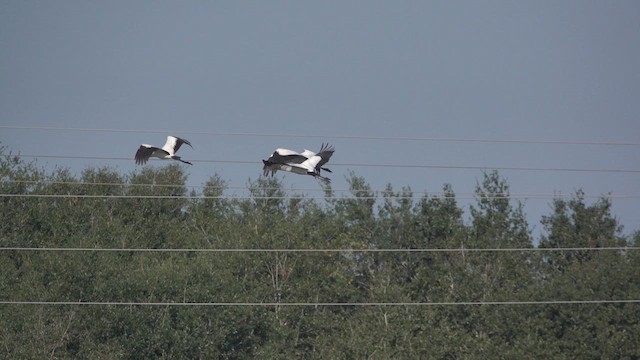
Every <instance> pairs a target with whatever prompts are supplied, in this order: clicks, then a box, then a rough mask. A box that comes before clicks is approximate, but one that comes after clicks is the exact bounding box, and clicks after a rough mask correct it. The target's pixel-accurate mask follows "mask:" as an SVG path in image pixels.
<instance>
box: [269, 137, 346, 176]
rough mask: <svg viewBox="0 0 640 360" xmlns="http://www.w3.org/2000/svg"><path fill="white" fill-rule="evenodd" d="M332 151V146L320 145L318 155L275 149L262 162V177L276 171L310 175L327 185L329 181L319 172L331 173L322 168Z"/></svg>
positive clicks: (306, 151) (308, 152) (309, 151)
mask: <svg viewBox="0 0 640 360" xmlns="http://www.w3.org/2000/svg"><path fill="white" fill-rule="evenodd" d="M334 151H335V150H334V148H333V146H329V144H326V145H325V144H322V146H321V147H320V151H319V152H318V153H315V152H313V151H311V150H304V151H303V152H302V153H298V152H295V151H293V150H289V149H283V148H277V149H276V150H275V151H274V152H273V154H271V156H270V157H269V158H268V159H267V160H262V163H263V164H264V166H263V168H262V172H263V175H264V176H268V175H269V174H271V176H273V175H275V173H276V172H277V171H278V170H281V171H288V172H292V173H294V174H300V175H311V176H313V177H314V178H316V179H318V180H320V181H322V182H324V183H325V184H328V183H329V182H331V179H329V178H327V177H324V176H322V175H320V171H321V170H325V171H328V172H331V170H329V169H327V168H325V167H322V166H323V165H324V164H326V163H327V162H328V161H329V159H330V158H331V155H333V153H334Z"/></svg>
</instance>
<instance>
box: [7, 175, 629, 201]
mask: <svg viewBox="0 0 640 360" xmlns="http://www.w3.org/2000/svg"><path fill="white" fill-rule="evenodd" d="M7 183H15V184H30V185H65V186H114V187H115V186H118V187H123V188H125V187H132V188H137V187H143V188H145V187H146V188H176V187H185V188H187V189H205V188H206V189H220V190H246V191H256V190H257V191H263V190H277V191H282V192H322V193H325V192H326V191H327V190H328V189H325V188H285V187H250V186H246V185H245V186H239V185H226V184H225V185H215V186H210V185H189V184H148V183H146V184H132V183H125V182H122V183H113V182H87V181H57V180H14V179H10V180H3V181H0V184H7ZM330 191H331V192H332V193H349V194H353V193H355V194H358V193H374V194H381V195H383V196H384V194H391V196H390V198H391V199H411V198H413V197H411V196H402V195H401V196H396V194H398V193H402V192H404V191H403V190H402V189H401V190H399V191H398V190H386V189H384V190H380V189H367V190H356V189H333V188H332V189H330ZM409 193H411V194H412V195H430V196H431V197H437V198H452V199H469V198H491V199H508V198H511V199H518V198H525V199H536V198H541V199H547V198H550V199H556V198H558V199H559V198H574V197H576V196H577V195H576V194H561V193H510V194H508V195H505V194H498V195H487V194H478V193H475V192H455V193H452V194H449V193H444V192H429V191H414V190H410V191H409ZM3 195H6V194H0V197H1V196H3ZM12 195H19V194H12ZM79 195H83V194H79ZM64 196H65V197H77V196H78V195H64ZM105 196H108V195H105ZM580 196H581V197H583V198H597V199H600V198H620V199H627V198H630V199H635V198H640V195H633V194H627V195H625V194H622V195H613V194H597V195H595V194H580ZM185 197H186V196H185ZM196 198H198V199H211V198H214V199H218V198H236V199H237V198H238V197H234V196H232V195H225V196H198V197H196ZM241 198H253V197H244V196H242V197H241ZM279 198H291V197H279ZM299 198H301V199H325V198H338V199H339V197H336V196H328V197H326V196H325V197H321V198H313V197H311V198H310V197H303V196H300V197H299ZM368 198H373V197H366V196H365V197H358V199H368Z"/></svg>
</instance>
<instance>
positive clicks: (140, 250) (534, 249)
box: [0, 246, 640, 253]
mask: <svg viewBox="0 0 640 360" xmlns="http://www.w3.org/2000/svg"><path fill="white" fill-rule="evenodd" d="M632 250H640V247H637V246H613V247H599V248H596V247H566V248H540V247H532V248H493V249H482V248H439V249H252V248H244V249H203V248H190V249H189V248H187V249H158V248H155V249H149V248H128V249H126V248H54V247H0V251H25V252H47V251H49V252H116V253H118V252H129V253H135V252H138V253H178V252H185V253H330V252H333V253H483V252H495V253H513V252H563V251H572V252H573V251H632Z"/></svg>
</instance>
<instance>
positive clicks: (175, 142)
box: [135, 136, 193, 165]
mask: <svg viewBox="0 0 640 360" xmlns="http://www.w3.org/2000/svg"><path fill="white" fill-rule="evenodd" d="M182 144H187V145H189V146H191V143H190V142H189V141H188V140H186V139H182V138H179V137H175V136H167V142H166V143H165V144H164V146H163V147H162V148H159V147H155V146H153V145H149V144H142V145H140V147H139V148H138V151H137V152H136V156H135V160H136V164H139V165H142V164H146V162H147V161H149V158H150V157H152V156H153V157H157V158H159V159H162V160H178V161H181V162H183V163H185V164H189V165H193V164H192V163H190V162H188V161H184V160H182V158H181V157H180V156H178V155H176V152H178V150H179V149H180V146H182ZM191 148H193V146H191Z"/></svg>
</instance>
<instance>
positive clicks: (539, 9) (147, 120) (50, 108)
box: [0, 0, 640, 231]
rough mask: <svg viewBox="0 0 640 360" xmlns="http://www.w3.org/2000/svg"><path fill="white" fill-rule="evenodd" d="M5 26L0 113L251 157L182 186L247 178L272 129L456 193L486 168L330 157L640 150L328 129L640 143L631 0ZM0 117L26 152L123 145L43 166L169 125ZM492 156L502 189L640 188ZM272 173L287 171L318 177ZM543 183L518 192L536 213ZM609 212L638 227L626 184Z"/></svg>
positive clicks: (627, 180) (97, 9)
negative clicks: (215, 177)
mask: <svg viewBox="0 0 640 360" xmlns="http://www.w3.org/2000/svg"><path fill="white" fill-rule="evenodd" d="M0 44H1V45H2V55H1V56H0V125H26V126H39V127H44V126H46V127H65V128H67V127H71V128H101V129H105V128H106V129H122V130H132V129H141V130H151V129H156V130H160V131H172V132H173V133H174V134H175V135H183V136H184V137H186V138H187V139H189V140H191V142H192V143H193V145H194V149H193V150H191V149H189V148H184V149H183V150H181V152H182V155H183V157H184V158H185V159H187V160H228V159H230V160H243V161H247V160H255V161H256V164H255V165H253V164H229V163H211V162H200V163H198V162H194V163H195V165H194V166H193V167H190V168H189V169H188V172H189V173H190V178H189V181H188V183H189V184H190V185H201V184H202V183H203V182H205V181H206V180H207V179H208V177H209V176H210V175H212V174H214V173H218V174H219V175H220V176H221V177H222V178H223V179H226V180H227V181H228V182H229V183H230V185H232V186H243V185H245V184H246V182H247V180H248V179H249V178H252V179H256V178H257V177H258V176H259V175H260V173H261V165H260V164H259V163H258V162H259V161H260V159H264V158H266V157H267V156H268V155H269V154H270V153H271V152H272V151H273V150H274V149H275V148H276V147H287V148H290V149H294V150H302V149H304V148H310V149H312V150H314V149H318V148H319V146H320V143H321V142H331V143H332V144H334V145H335V147H336V153H335V155H334V158H333V159H332V161H331V163H334V164H335V165H334V166H333V167H332V169H333V170H334V173H333V174H332V175H331V177H332V178H333V187H334V188H335V189H345V188H346V187H347V184H346V181H345V176H346V175H347V174H348V171H349V170H354V171H355V172H356V174H358V175H362V176H364V177H365V178H366V179H367V181H368V182H369V183H370V184H371V186H372V187H373V188H374V189H377V190H380V189H383V188H384V186H385V185H386V184H387V183H391V184H392V185H393V186H394V188H396V189H398V190H399V189H400V188H401V187H402V186H407V185H408V186H411V188H412V189H413V190H414V191H416V192H421V191H429V192H440V191H441V188H442V186H443V184H444V183H450V184H452V186H453V189H454V191H455V192H456V193H458V194H459V195H460V196H461V197H462V196H463V195H462V194H466V193H469V192H473V190H474V187H475V184H476V182H477V181H478V180H480V179H481V178H482V172H481V171H480V170H469V169H437V168H436V169H424V168H418V169H416V168H392V167H383V168H371V167H358V166H340V164H362V163H367V164H371V163H384V164H398V165H402V164H416V165H451V166H487V167H489V168H491V167H541V168H591V169H602V168H609V169H636V170H637V169H640V164H639V162H638V158H639V156H638V155H639V153H640V146H596V145H549V144H519V143H506V144H505V143H475V142H430V141H398V140H358V139H336V138H334V137H332V136H336V135H354V136H381V137H421V138H461V139H478V138H480V139H503V140H551V141H587V142H592V141H595V142H599V141H613V142H630V143H640V121H638V115H639V114H640V69H639V64H640V3H639V2H637V1H582V0H580V1H483V2H478V1H402V2H400V1H316V2H310V1H270V2H267V1H242V2H239V1H3V2H1V3H0ZM179 132H183V133H186V134H180V133H179ZM199 132H240V133H246V132H251V133H260V134H263V133H292V134H306V135H326V137H324V138H300V137H286V136H282V137H251V136H212V135H208V134H197V133H199ZM193 133H196V134H193ZM0 134H1V135H0V141H1V142H2V144H3V145H6V146H8V147H9V149H10V150H12V151H14V152H21V153H22V154H52V155H61V156H68V155H75V154H78V153H81V154H84V155H88V156H103V157H114V158H121V157H127V158H131V161H122V160H77V159H76V160H69V159H55V158H49V159H40V160H38V164H41V165H43V166H45V165H46V166H54V165H60V166H67V167H70V168H71V169H72V170H73V171H76V172H79V171H80V170H82V169H83V168H85V167H86V166H96V167H100V166H103V165H110V166H114V167H117V168H118V169H120V170H122V171H123V172H124V173H128V172H130V171H132V170H133V169H134V168H135V164H134V162H133V154H134V153H135V150H136V148H137V147H138V145H139V144H140V143H152V144H157V145H162V144H163V143H164V138H165V136H166V135H167V134H153V133H112V132H52V131H42V130H20V129H7V128H0ZM331 163H330V164H331ZM153 164H155V165H157V166H160V165H161V163H158V162H155V163H153ZM501 173H502V175H503V176H504V177H506V178H507V179H508V181H509V183H510V185H511V192H512V193H514V194H520V193H538V194H540V193H541V194H552V193H554V192H558V193H563V194H567V193H572V192H574V191H575V190H576V189H579V188H582V189H583V190H584V191H585V192H586V193H587V195H601V194H607V193H612V194H613V195H638V194H640V188H639V187H638V184H639V183H640V181H639V178H640V174H638V173H599V172H548V171H509V170H507V171H502V172H501ZM280 177H281V178H283V179H284V184H285V186H286V187H288V188H303V189H308V188H316V187H318V184H317V183H316V182H315V181H314V180H313V179H312V178H311V177H303V176H296V175H293V174H285V175H281V176H280ZM464 202H465V201H463V200H462V199H461V203H464ZM549 202H550V201H549V200H538V199H529V200H526V201H525V211H526V212H527V213H528V214H529V216H530V223H531V224H530V225H531V227H532V228H534V230H535V231H539V230H540V225H539V224H538V221H539V218H540V216H541V215H542V214H547V213H549V211H550V206H549ZM614 212H615V214H616V216H618V217H619V218H620V219H621V220H622V223H623V224H625V225H626V230H627V231H631V230H633V229H640V203H639V200H638V199H619V200H614Z"/></svg>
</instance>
